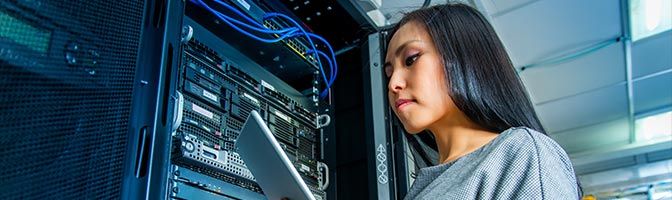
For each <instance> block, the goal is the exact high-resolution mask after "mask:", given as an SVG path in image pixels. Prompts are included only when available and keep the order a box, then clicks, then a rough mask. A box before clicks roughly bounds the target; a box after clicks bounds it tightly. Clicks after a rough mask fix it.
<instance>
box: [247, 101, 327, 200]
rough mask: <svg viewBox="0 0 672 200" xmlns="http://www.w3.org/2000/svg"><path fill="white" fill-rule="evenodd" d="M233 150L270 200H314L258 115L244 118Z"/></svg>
mask: <svg viewBox="0 0 672 200" xmlns="http://www.w3.org/2000/svg"><path fill="white" fill-rule="evenodd" d="M236 147H237V148H238V153H239V154H240V157H241V158H242V159H243V161H244V162H245V165H246V166H247V168H248V169H249V170H250V172H252V175H253V176H254V178H255V179H256V181H257V183H258V184H259V186H260V187H261V189H262V190H263V191H264V194H265V195H266V198H268V199H269V200H280V199H283V198H289V199H291V200H302V199H310V200H314V199H315V197H314V196H313V194H312V193H311V192H310V189H308V186H307V185H306V183H305V182H304V181H303V179H302V178H301V175H299V172H298V171H297V170H296V168H294V165H292V162H291V161H290V160H289V158H288V157H287V155H286V154H285V151H283V150H282V148H281V147H280V143H278V141H277V140H276V139H275V137H274V136H273V133H271V130H270V129H269V128H268V126H266V123H265V122H264V120H263V119H261V116H259V113H257V111H252V112H251V113H250V116H249V117H248V118H247V121H246V122H245V126H243V130H242V131H241V132H240V135H239V136H238V140H236Z"/></svg>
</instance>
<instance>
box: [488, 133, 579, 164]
mask: <svg viewBox="0 0 672 200" xmlns="http://www.w3.org/2000/svg"><path fill="white" fill-rule="evenodd" d="M498 137H501V138H497V139H496V140H497V141H496V142H495V143H493V144H492V145H493V146H494V148H493V151H494V152H499V153H501V154H506V156H507V157H509V158H516V157H518V158H522V157H527V158H529V157H533V156H534V157H537V158H538V159H541V160H546V159H559V160H561V161H562V162H566V164H571V163H569V158H568V156H567V153H566V152H565V150H564V149H563V148H562V147H561V146H560V145H559V144H558V143H557V142H555V140H553V139H552V138H550V137H549V136H547V135H546V134H544V133H541V132H539V131H536V130H534V129H531V128H528V127H512V128H510V129H508V130H506V131H504V132H502V133H500V136H498Z"/></svg>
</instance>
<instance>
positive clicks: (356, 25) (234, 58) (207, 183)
mask: <svg viewBox="0 0 672 200" xmlns="http://www.w3.org/2000/svg"><path fill="white" fill-rule="evenodd" d="M31 2H33V3H34V2H37V3H35V5H38V4H40V3H41V1H11V2H3V3H2V4H0V5H2V8H3V9H6V8H7V7H8V5H12V4H29V3H31ZM129 2H131V1H129ZM129 2H119V4H120V5H123V4H125V3H126V4H127V6H128V3H129ZM208 2H209V3H214V2H215V1H208ZM221 2H224V3H227V4H229V5H232V6H236V7H237V8H239V9H241V10H242V9H249V8H248V7H249V6H250V4H252V5H253V6H252V7H254V5H257V6H258V5H260V4H263V5H262V6H258V7H259V8H261V9H260V11H259V10H257V11H250V12H248V13H247V14H248V15H249V16H254V12H264V11H276V12H281V13H285V14H288V15H290V16H292V17H293V18H294V19H297V20H298V21H300V22H301V23H302V25H303V26H304V27H305V28H307V29H312V30H313V32H316V33H320V34H325V35H324V36H325V38H327V40H329V41H330V42H334V43H335V45H334V46H335V47H336V48H337V49H336V50H344V51H342V52H339V56H338V57H337V60H338V62H339V63H341V66H344V67H343V68H342V69H341V71H340V72H341V74H342V75H341V76H340V78H339V81H337V82H336V83H335V85H334V87H333V90H332V91H331V92H330V93H331V94H330V98H328V99H326V100H321V101H314V99H315V98H316V96H318V95H319V94H316V93H315V89H312V88H313V87H315V88H318V89H319V88H322V87H323V85H320V83H317V84H315V80H316V79H318V78H319V76H316V75H319V72H315V71H316V70H315V69H316V68H315V69H313V68H310V67H311V65H312V66H313V67H314V62H315V59H314V58H310V56H305V55H301V54H296V52H295V51H299V52H300V51H305V49H303V50H302V49H301V48H307V47H306V45H305V44H297V43H301V42H304V43H305V41H301V40H294V39H293V40H287V41H294V42H293V43H290V42H287V41H283V42H282V43H280V45H275V46H272V45H270V46H269V45H266V46H264V45H261V44H260V45H261V46H259V45H248V44H254V43H250V41H249V40H244V39H243V38H245V37H244V36H242V35H235V34H236V33H235V32H232V31H231V30H230V29H224V28H223V27H225V26H224V25H223V24H222V21H221V20H217V19H216V18H215V16H214V15H212V14H208V13H207V12H205V11H206V10H204V9H203V8H199V7H198V6H197V5H196V4H194V1H180V0H159V1H146V2H145V1H133V2H132V3H134V4H130V5H136V6H138V8H139V9H140V10H141V11H142V17H141V18H140V19H138V22H141V23H140V24H141V27H139V29H138V30H141V31H140V33H141V34H140V35H138V39H137V44H138V46H139V48H138V49H137V51H136V52H135V53H137V60H136V63H135V67H136V68H137V69H136V71H134V78H133V79H132V88H133V90H132V91H133V93H132V98H131V99H130V100H131V101H130V104H129V105H130V107H129V108H128V109H127V111H128V113H129V115H128V116H129V118H128V119H127V118H123V119H122V120H124V121H125V122H126V123H127V124H128V126H126V127H127V128H128V132H126V133H124V134H122V135H123V136H124V137H127V140H126V141H119V142H124V143H123V147H124V148H123V149H125V150H124V151H123V155H124V157H123V163H121V164H117V165H118V166H116V167H117V168H119V170H117V171H120V172H122V175H121V176H119V178H121V179H120V180H117V181H116V182H114V181H113V182H114V183H119V184H120V185H121V187H119V188H118V189H119V191H118V192H112V193H110V195H109V196H108V197H121V198H124V199H180V198H183V199H199V198H234V199H235V198H238V199H257V198H263V195H262V194H261V191H259V188H258V187H256V186H255V185H254V180H253V178H251V177H249V175H250V174H249V173H248V172H246V171H245V169H244V164H241V163H239V162H238V161H239V160H236V155H235V151H231V152H225V151H224V150H232V149H234V148H235V141H232V140H231V138H234V137H235V136H234V135H235V134H239V133H236V132H235V129H228V128H231V127H234V126H236V124H238V125H240V122H241V119H243V118H245V116H246V114H245V112H249V110H250V109H259V110H262V111H264V116H265V119H266V120H267V122H268V123H269V124H270V125H271V126H272V127H275V128H274V133H278V134H276V136H277V137H278V138H279V139H281V140H283V144H286V145H284V146H285V150H287V151H290V152H296V155H297V156H298V157H301V156H303V157H306V155H312V154H315V155H314V156H315V158H316V159H313V160H319V162H320V163H324V164H320V163H312V162H310V160H311V159H307V160H308V161H305V162H304V161H301V159H298V158H297V159H296V160H297V161H300V162H298V163H299V164H297V168H299V169H300V170H301V169H302V170H303V172H305V174H306V176H308V177H311V176H312V177H313V178H315V181H309V182H310V184H311V185H313V186H317V187H326V188H317V189H316V188H315V187H313V191H314V192H315V193H316V194H317V195H319V196H320V197H322V198H326V199H338V198H341V199H398V198H401V197H403V195H404V194H405V191H406V188H407V187H408V185H409V184H408V180H407V177H408V176H407V174H408V168H407V167H406V165H405V163H406V162H405V160H406V158H407V156H406V154H405V152H406V151H404V150H405V148H404V147H405V144H404V137H403V135H402V134H403V131H400V126H399V125H398V123H395V122H394V116H393V115H392V114H391V112H390V111H389V109H387V108H388V105H387V103H386V100H385V95H386V92H385V88H386V87H385V85H386V83H385V80H384V79H383V78H382V77H383V76H382V71H381V67H380V66H381V65H380V62H381V61H382V56H381V55H384V48H383V46H384V44H385V37H386V35H385V34H384V33H381V32H380V31H381V30H376V28H374V27H373V26H372V25H371V23H370V22H368V21H367V19H366V17H364V13H362V12H360V9H359V8H358V7H357V6H355V4H354V3H353V2H351V1H347V0H339V1H326V2H317V3H316V2H313V4H311V5H310V6H305V5H304V7H300V6H301V4H302V3H304V2H300V1H291V0H286V1H284V0H283V1H277V2H276V1H244V0H235V1H234V0H231V1H221ZM92 3H96V2H92ZM98 3H101V2H98ZM46 4H51V3H46ZM101 5H106V4H101ZM115 5H116V4H115ZM80 6H81V5H80ZM63 7H64V8H65V9H73V8H75V7H76V6H75V5H74V4H72V5H71V4H65V5H63ZM262 7H263V8H262ZM296 7H300V9H298V10H297V9H295V8H296ZM320 7H321V8H323V9H326V10H331V9H333V11H334V12H338V14H337V15H338V16H347V17H348V19H347V20H343V19H342V18H339V17H338V16H337V17H334V16H331V17H328V16H326V15H325V16H326V17H324V18H317V17H314V18H312V21H311V20H309V18H308V17H310V16H316V15H315V13H316V12H314V11H315V10H316V9H319V8H320ZM115 8H116V7H110V8H108V9H110V10H112V9H115ZM219 9H220V10H221V9H222V8H221V7H220V8H219ZM122 11H124V10H116V11H114V12H117V13H120V12H122ZM100 14H101V13H98V15H90V16H81V17H82V18H87V17H88V18H89V20H95V19H100V18H101V16H100ZM113 16H118V15H113ZM307 16H308V17H307ZM108 17H112V16H108ZM34 20H36V19H34ZM53 20H55V21H58V20H64V19H53ZM65 21H67V20H65ZM335 22H339V23H341V24H340V25H341V26H330V25H329V24H334V23H335ZM264 23H266V22H264ZM265 25H270V26H273V25H280V26H282V25H287V24H283V23H282V22H278V24H265ZM270 26H267V27H270ZM341 28H349V29H353V30H355V31H352V32H348V33H349V34H345V35H342V34H333V33H334V31H335V30H338V29H341ZM2 37H4V38H2V39H6V38H7V36H6V35H2ZM238 39H243V40H241V41H237V40H238ZM3 45H5V43H3ZM8 45H15V44H13V43H12V44H8ZM6 47H7V46H3V49H5V48H6ZM111 48H123V46H111ZM192 50H197V51H200V52H201V53H203V54H207V55H205V57H208V58H205V57H203V56H200V57H199V56H198V55H194V54H196V53H194V51H192ZM260 50H261V51H260ZM263 50H270V51H263ZM346 50H347V51H346ZM189 51H191V52H190V53H191V54H190V53H189ZM292 51H294V53H293V52H292ZM273 53H279V55H280V56H277V55H276V56H269V55H270V54H273ZM297 55H298V57H297ZM103 56H107V55H103ZM198 58H200V59H213V60H216V62H214V65H213V66H214V67H213V68H199V66H196V64H194V63H199V62H200V64H208V62H209V61H206V62H202V61H198V62H191V63H192V64H194V66H191V65H190V62H189V61H188V60H189V59H191V60H195V59H198ZM278 58H280V59H282V61H280V62H278V61H277V59H278ZM286 58H289V59H286ZM217 59H221V60H217ZM3 61H4V62H2V63H3V67H5V66H6V65H5V64H6V63H7V60H6V59H5V58H3ZM217 64H219V65H220V66H217ZM283 64H290V65H283ZM241 66H252V67H241ZM297 66H298V67H297ZM301 66H303V67H301ZM201 67H202V66H201ZM286 67H289V69H292V70H282V69H283V68H286ZM208 69H210V70H208ZM305 69H308V70H305ZM297 70H298V71H302V70H303V71H302V72H300V73H296V72H297ZM204 71H209V72H204ZM287 71H290V72H294V73H287ZM311 73H312V75H311ZM215 76H221V77H223V78H222V79H221V81H219V82H218V80H216V79H215V78H213V77H215ZM36 81H39V80H37V79H36ZM318 82H319V81H318ZM297 96H299V97H298V98H297ZM89 97H91V98H94V97H95V96H89ZM306 97H308V98H306ZM255 99H256V101H255ZM278 102H279V103H278ZM278 105H281V106H278ZM283 105H287V106H286V107H285V106H283ZM36 111H40V110H39V109H38V110H36ZM362 111H363V112H364V114H362ZM297 113H298V114H297ZM325 114H326V115H328V116H331V119H332V120H331V124H330V125H329V126H326V127H320V128H315V129H313V130H315V132H313V133H314V135H311V133H309V132H310V131H305V132H301V134H300V133H299V132H300V131H304V130H309V129H311V128H310V127H308V126H310V125H314V124H311V123H306V121H318V119H317V116H320V115H325ZM306 115H307V116H310V117H307V118H308V119H307V120H306V119H305V118H306V117H303V116H306ZM3 116H6V115H3ZM204 116H205V117H204ZM234 118H237V121H236V120H229V119H234ZM310 118H316V119H315V120H312V119H310ZM287 119H290V120H287ZM3 121H4V120H3ZM286 122H290V123H286ZM99 123H104V122H99ZM8 126H9V125H8ZM8 126H4V125H3V129H5V127H8ZM316 126H318V125H316ZM287 127H292V128H291V129H292V131H295V132H294V134H293V133H291V132H292V131H286V130H287V129H286V128H287ZM302 127H303V128H302ZM283 128H284V129H283ZM8 130H9V129H8ZM283 130H285V131H283ZM189 131H192V132H198V133H192V134H185V132H189ZM306 132H308V133H306ZM227 134H228V135H227ZM306 134H307V135H306ZM221 138H227V139H221ZM311 138H312V139H311ZM2 141H3V142H12V141H11V140H10V139H7V137H2ZM49 142H50V141H47V142H46V143H49ZM51 142H54V141H51ZM188 143H191V144H195V145H196V146H198V145H200V147H199V148H200V150H198V152H201V153H200V154H196V153H193V152H189V151H188V150H189V149H190V147H189V145H187V144H188ZM302 144H312V145H308V146H304V145H302ZM353 148H354V149H353ZM5 150H7V149H5ZM12 150H17V149H9V150H8V151H4V152H9V151H12ZM107 152H109V150H106V151H101V153H107ZM213 152H214V153H215V155H216V156H217V157H218V158H230V159H228V160H227V159H224V160H221V159H220V160H218V159H212V160H208V161H207V162H203V159H207V158H205V157H207V156H211V155H210V154H208V153H213ZM316 152H317V153H316ZM308 157H310V156H308ZM318 157H319V159H318ZM194 158H196V159H194ZM81 159H88V158H86V157H83V158H81ZM199 159H200V160H199ZM402 160H403V162H400V161H402ZM222 161H223V162H222ZM321 165H326V166H328V168H329V169H330V170H329V171H328V172H327V171H326V170H323V169H322V168H321V167H320V166H321ZM185 166H187V167H185ZM304 166H305V167H304ZM213 167H214V168H220V169H226V170H224V171H221V170H220V171H217V170H214V171H213V170H212V168H213ZM227 170H228V171H227ZM321 170H323V171H321ZM320 173H323V174H320ZM185 177H188V178H189V179H185ZM327 177H329V179H330V180H329V181H328V183H329V186H326V185H325V182H324V181H326V180H324V179H326V178H327ZM15 178H30V176H26V175H25V174H18V175H17V176H15ZM100 178H101V177H98V179H100ZM246 179H247V180H248V181H240V180H246ZM90 180H97V179H96V178H94V179H90ZM85 184H93V182H89V183H85ZM21 185H22V183H21V182H14V184H4V182H3V186H2V187H0V188H1V189H2V191H9V190H12V189H14V188H19V187H20V186H21ZM213 186H214V187H213ZM51 187H53V188H54V189H59V188H71V189H78V190H81V189H82V188H76V187H69V186H68V185H65V183H61V184H54V185H52V186H51ZM94 189H95V188H94ZM65 191H67V190H65ZM84 191H86V190H84ZM112 191H117V190H112ZM18 192H21V190H18ZM17 194H18V193H17ZM45 194H46V193H43V192H40V191H36V190H34V191H24V192H23V194H18V195H15V196H11V195H10V196H9V197H10V198H11V197H37V196H41V195H45ZM50 194H51V193H50ZM73 194H75V193H73Z"/></svg>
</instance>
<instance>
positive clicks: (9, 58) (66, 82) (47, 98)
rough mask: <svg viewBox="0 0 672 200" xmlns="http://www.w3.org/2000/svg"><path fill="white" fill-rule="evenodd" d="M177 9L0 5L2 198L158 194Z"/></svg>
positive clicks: (127, 2) (32, 2) (133, 0)
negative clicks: (159, 134)
mask: <svg viewBox="0 0 672 200" xmlns="http://www.w3.org/2000/svg"><path fill="white" fill-rule="evenodd" d="M175 2H177V1H167V0H165V1H143V0H118V1H72V0H49V1H46V0H9V1H0V88H1V89H0V157H1V161H0V198H2V199H45V198H47V199H118V198H125V199H126V198H127V199H138V198H151V197H152V196H151V194H150V193H148V190H147V189H148V188H149V187H148V186H149V185H151V184H149V183H150V182H154V181H156V180H150V178H149V177H150V176H148V174H149V173H152V172H153V169H149V168H148V166H150V163H151V159H150V157H151V156H152V155H155V154H150V152H149V149H148V148H150V147H151V146H152V145H154V146H156V145H161V144H160V143H155V142H156V141H155V139H156V138H155V137H154V135H153V133H155V131H156V128H157V126H156V125H155V124H154V122H156V121H157V120H156V117H157V116H161V115H162V114H163V113H162V111H161V110H159V109H156V108H158V107H161V105H160V103H159V101H156V100H157V99H158V97H159V96H161V95H162V93H161V92H160V91H159V90H158V88H160V84H161V83H163V82H164V80H163V76H161V74H163V73H165V68H164V66H168V64H167V63H169V61H168V60H167V59H163V58H166V55H168V54H167V53H168V52H166V50H167V49H168V50H169V49H170V44H167V43H169V42H167V40H166V38H170V37H172V36H171V34H165V33H170V32H171V31H170V30H168V29H170V25H168V26H167V25H166V21H168V19H167V15H166V14H167V13H168V12H169V9H170V8H169V5H171V4H174V3H175ZM178 28H179V27H178ZM172 32H174V31H172ZM178 33H179V32H178ZM167 57H168V58H169V57H170V56H167ZM156 159H161V158H156ZM148 195H149V196H148Z"/></svg>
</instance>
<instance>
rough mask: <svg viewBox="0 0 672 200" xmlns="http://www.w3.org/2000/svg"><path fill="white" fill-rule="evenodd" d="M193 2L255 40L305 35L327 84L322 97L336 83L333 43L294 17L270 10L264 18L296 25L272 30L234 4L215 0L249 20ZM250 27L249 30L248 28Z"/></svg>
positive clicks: (281, 38) (310, 52)
mask: <svg viewBox="0 0 672 200" xmlns="http://www.w3.org/2000/svg"><path fill="white" fill-rule="evenodd" d="M191 1H192V2H194V3H196V4H197V5H200V6H202V7H203V8H205V9H207V10H208V11H210V12H211V13H213V14H214V15H215V16H217V17H218V18H219V19H221V20H222V21H224V23H226V24H228V25H229V26H231V28H233V29H235V30H236V31H238V32H240V33H242V34H244V35H247V36H249V37H250V38H253V39H255V40H258V41H260V42H264V43H276V42H280V41H282V40H285V39H288V38H292V37H305V38H306V40H307V41H308V43H310V46H311V48H312V50H308V51H307V52H306V53H308V54H313V56H314V57H315V58H316V59H317V63H318V67H319V69H320V72H321V73H322V78H323V79H324V82H325V84H326V87H325V89H324V90H323V91H322V92H320V97H321V98H325V97H326V96H327V94H328V92H329V88H331V85H332V84H333V83H334V80H335V79H336V75H337V74H338V64H337V63H336V54H334V50H333V48H332V47H331V44H329V42H327V40H325V39H324V38H323V37H321V36H319V35H317V34H314V33H311V32H307V31H306V30H305V29H303V27H301V25H299V23H297V22H296V21H295V20H294V19H292V18H291V17H289V16H287V15H285V14H282V13H275V12H269V13H266V14H265V15H264V16H263V19H264V20H266V19H271V18H282V19H283V20H286V21H288V22H290V23H291V24H293V25H294V27H289V28H284V29H281V30H271V29H269V28H267V27H265V26H264V25H262V24H260V23H259V22H257V21H255V20H254V19H252V18H250V17H248V16H247V15H245V14H244V13H242V12H240V11H239V10H238V9H236V8H234V7H233V6H231V5H229V4H227V3H225V2H222V1H221V0H214V2H215V3H218V4H220V5H222V6H223V7H225V8H227V9H229V10H231V11H232V12H233V13H235V14H236V15H238V16H240V17H242V18H243V19H245V20H246V21H247V22H242V21H240V20H237V19H235V18H233V17H231V16H227V15H225V14H222V13H221V12H219V11H217V10H215V9H213V8H212V7H210V6H209V5H208V4H206V3H205V2H203V0H191ZM246 29H248V30H249V31H248V30H246ZM250 31H255V32H258V33H261V34H271V35H275V36H276V37H277V38H273V39H269V38H264V37H260V36H258V35H256V34H254V33H252V32H250ZM313 39H317V40H319V41H320V42H322V43H323V45H325V46H326V47H327V50H328V51H329V54H326V53H325V52H323V51H320V50H317V47H316V46H315V43H314V42H313ZM320 57H324V58H325V59H326V60H327V63H328V64H329V71H330V74H329V78H327V75H326V73H325V71H324V68H323V67H322V60H321V59H320Z"/></svg>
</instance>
